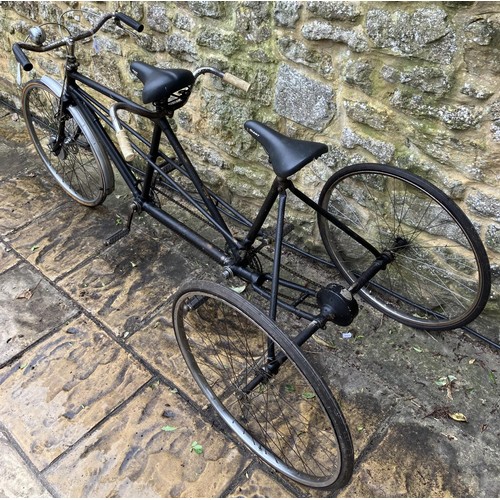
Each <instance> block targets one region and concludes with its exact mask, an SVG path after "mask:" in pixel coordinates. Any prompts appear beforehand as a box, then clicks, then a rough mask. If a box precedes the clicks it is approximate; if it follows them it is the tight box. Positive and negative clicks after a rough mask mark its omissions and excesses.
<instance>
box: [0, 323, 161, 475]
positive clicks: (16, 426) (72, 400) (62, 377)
mask: <svg viewBox="0 0 500 500" xmlns="http://www.w3.org/2000/svg"><path fill="white" fill-rule="evenodd" d="M150 378H151V375H150V374H149V373H148V372H147V371H146V370H145V369H144V368H143V367H142V366H141V365H140V364H139V363H138V362H137V361H135V360H134V359H133V358H132V357H131V356H130V355H128V354H127V353H126V352H125V351H124V350H123V349H121V348H120V347H119V346H118V345H117V344H116V343H115V342H114V341H112V340H111V339H110V338H109V337H108V336H107V335H106V334H104V333H103V332H102V331H101V330H100V329H99V327H97V325H95V323H93V322H92V321H91V320H89V319H87V318H84V317H80V318H78V319H76V320H74V321H72V322H69V323H68V324H67V325H65V326H64V327H63V328H62V329H61V330H59V331H58V332H57V333H55V334H54V335H52V336H51V337H50V338H48V339H47V340H45V341H43V342H42V343H40V344H38V345H37V346H36V347H35V348H33V349H31V350H29V351H28V352H26V353H25V354H24V355H23V356H22V357H21V358H20V359H19V360H18V361H17V362H15V363H12V364H11V365H9V366H7V367H5V368H4V369H3V370H0V414H1V415H2V423H3V425H4V426H5V427H6V428H7V429H8V430H9V432H10V433H11V434H12V435H13V436H14V437H15V438H16V440H17V442H18V443H19V444H20V446H21V447H22V448H23V450H24V451H25V453H26V454H28V455H29V456H30V458H31V460H32V461H33V463H34V464H35V465H36V467H37V468H38V469H39V470H42V469H44V468H45V467H47V466H48V465H49V464H50V463H51V462H52V461H53V460H54V459H55V458H57V457H58V456H59V455H60V454H61V453H63V452H64V451H65V450H66V449H68V448H69V447H70V446H72V445H73V444H74V443H75V442H76V441H77V440H78V439H80V438H82V437H83V436H84V435H85V434H86V433H87V432H89V431H90V430H91V429H92V428H93V427H94V426H95V425H97V424H98V423H99V422H100V421H101V420H102V419H103V418H104V417H105V416H106V415H108V414H109V413H110V412H111V411H112V410H113V409H114V408H115V407H117V406H118V405H119V404H121V403H123V402H124V401H125V400H126V399H127V398H129V397H130V396H131V395H132V394H133V393H134V392H135V391H137V390H138V389H139V388H140V387H141V386H142V385H143V384H144V383H146V382H147V381H148V380H149V379H150Z"/></svg>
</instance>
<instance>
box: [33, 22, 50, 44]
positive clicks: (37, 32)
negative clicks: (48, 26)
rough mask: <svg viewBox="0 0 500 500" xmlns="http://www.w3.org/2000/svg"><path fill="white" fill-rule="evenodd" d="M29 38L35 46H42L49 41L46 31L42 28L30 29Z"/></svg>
mask: <svg viewBox="0 0 500 500" xmlns="http://www.w3.org/2000/svg"><path fill="white" fill-rule="evenodd" d="M28 36H29V38H30V40H31V41H32V42H33V43H34V44H35V45H42V44H43V42H45V40H46V39H47V35H46V34H45V31H44V30H43V28H41V27H40V26H33V28H30V29H29V31H28Z"/></svg>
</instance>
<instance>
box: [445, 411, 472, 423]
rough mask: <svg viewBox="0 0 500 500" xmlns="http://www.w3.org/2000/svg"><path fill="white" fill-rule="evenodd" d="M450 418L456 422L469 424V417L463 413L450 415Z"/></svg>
mask: <svg viewBox="0 0 500 500" xmlns="http://www.w3.org/2000/svg"><path fill="white" fill-rule="evenodd" d="M448 416H449V417H450V418H451V419H452V420H455V421H456V422H467V417H466V416H465V415H464V414H463V413H448Z"/></svg>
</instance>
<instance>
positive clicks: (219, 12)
mask: <svg viewBox="0 0 500 500" xmlns="http://www.w3.org/2000/svg"><path fill="white" fill-rule="evenodd" d="M188 6H189V9H190V10H191V12H192V13H193V14H195V15H196V16H199V17H211V18H214V19H219V18H221V17H223V16H224V14H225V10H226V2H219V1H204V0H200V1H192V2H188Z"/></svg>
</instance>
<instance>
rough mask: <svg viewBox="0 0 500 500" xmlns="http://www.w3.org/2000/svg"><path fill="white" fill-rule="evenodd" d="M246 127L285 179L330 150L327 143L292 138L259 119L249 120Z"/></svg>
mask: <svg viewBox="0 0 500 500" xmlns="http://www.w3.org/2000/svg"><path fill="white" fill-rule="evenodd" d="M245 128H246V129H247V130H248V132H249V133H250V134H251V135H252V136H253V137H255V139H257V141H259V142H260V144H262V146H263V148H264V149H265V150H266V153H267V154H268V155H269V161H270V162H271V165H272V166H273V170H274V172H275V174H276V175H277V176H278V177H282V178H284V179H285V178H287V177H289V176H291V175H293V174H295V173H296V172H298V171H299V170H300V169H301V168H302V167H303V166H305V165H307V164H308V163H309V162H311V161H312V160H314V159H316V158H318V157H319V156H321V155H322V154H324V153H326V152H327V151H328V146H327V145H326V144H322V143H321V142H311V141H302V140H299V139H292V138H291V137H287V136H286V135H283V134H280V133H279V132H276V130H273V129H272V128H271V127H268V126H267V125H264V124H263V123H260V122H257V121H253V120H250V121H247V122H246V123H245Z"/></svg>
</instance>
